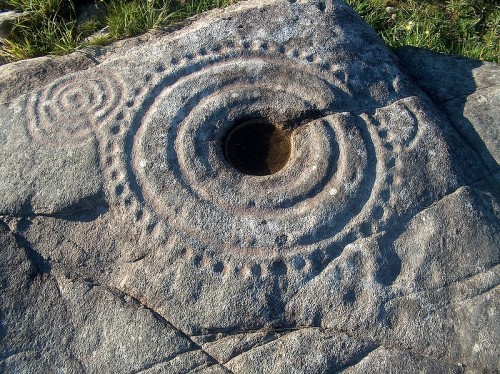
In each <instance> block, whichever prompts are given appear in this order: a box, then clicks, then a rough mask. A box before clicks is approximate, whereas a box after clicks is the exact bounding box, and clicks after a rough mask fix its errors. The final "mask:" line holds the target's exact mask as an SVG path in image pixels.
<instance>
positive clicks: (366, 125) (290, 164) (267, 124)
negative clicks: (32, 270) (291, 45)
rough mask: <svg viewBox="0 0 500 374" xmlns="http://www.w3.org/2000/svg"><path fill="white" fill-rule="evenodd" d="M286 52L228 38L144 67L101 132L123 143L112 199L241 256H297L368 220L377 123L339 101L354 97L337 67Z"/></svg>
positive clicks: (376, 180)
mask: <svg viewBox="0 0 500 374" xmlns="http://www.w3.org/2000/svg"><path fill="white" fill-rule="evenodd" d="M284 51H286V49H285V48H278V47H275V46H273V45H270V46H269V48H267V49H266V50H265V52H262V51H252V50H251V49H248V48H244V47H241V48H239V47H231V48H229V47H228V48H227V49H226V48H224V49H223V50H221V51H216V52H214V53H215V54H211V52H207V53H204V54H200V55H195V56H193V57H192V58H191V59H189V60H187V59H184V58H180V57H179V58H177V57H176V61H177V63H176V64H175V65H170V66H169V67H167V68H166V69H165V70H164V71H163V70H162V71H161V72H159V73H157V74H155V75H154V76H152V77H151V82H153V85H152V87H151V89H150V90H149V92H150V93H151V94H152V95H153V96H148V94H147V93H146V94H145V96H144V97H145V98H147V100H142V99H141V101H142V104H141V103H140V102H139V99H135V101H136V102H137V107H138V110H137V115H136V117H135V118H133V119H132V123H133V125H132V126H131V127H130V129H128V130H125V129H123V130H120V131H110V132H108V133H107V134H110V135H109V136H112V137H115V138H116V144H123V145H124V146H125V148H123V154H125V155H126V158H125V159H124V160H123V163H122V164H121V166H119V168H120V174H122V175H124V176H125V175H126V180H128V181H129V182H128V183H127V185H124V187H123V189H122V187H119V189H118V190H116V191H113V196H115V198H116V202H117V205H118V206H120V207H125V208H126V209H131V215H132V217H133V219H137V215H135V211H132V210H133V209H134V207H140V208H141V209H142V210H143V211H144V217H142V218H141V222H144V225H149V226H151V227H152V226H154V225H156V223H160V222H162V224H165V225H167V226H169V227H172V228H173V229H174V230H176V231H179V232H183V233H185V234H187V236H188V237H190V238H192V239H194V240H195V241H196V242H198V243H202V244H203V245H204V246H208V247H209V248H219V249H220V248H226V249H228V250H230V251H231V252H230V253H233V254H234V255H235V256H238V257H239V256H242V255H245V256H247V255H250V256H265V257H266V258H270V257H269V256H270V255H271V254H272V253H274V254H276V255H278V254H279V255H280V256H290V258H295V256H297V255H299V254H300V255H303V254H304V252H303V251H304V250H305V248H310V249H311V248H313V247H317V245H318V244H319V243H324V245H325V246H327V245H330V244H328V243H333V242H335V241H339V240H342V238H346V237H347V236H348V235H356V234H357V233H358V232H359V231H360V230H361V229H362V228H363V227H365V226H366V225H367V222H368V223H370V222H371V221H370V220H371V218H370V217H372V212H373V210H374V209H376V207H378V206H384V204H385V200H384V199H385V198H384V196H382V195H381V194H380V191H381V189H382V187H383V186H382V185H383V183H381V182H380V181H382V179H380V177H379V174H381V173H384V170H383V168H384V166H383V165H385V161H384V152H385V150H384V147H383V146H382V143H381V139H380V137H379V135H378V133H377V128H376V127H375V126H373V125H371V123H370V121H369V118H368V117H366V118H364V117H362V116H360V115H357V114H349V113H346V112H345V109H344V110H342V109H343V108H347V107H349V106H350V105H351V104H350V103H352V102H354V98H353V97H352V95H351V94H350V92H349V90H348V89H346V88H345V86H343V83H342V82H341V81H339V80H338V79H337V78H336V77H335V75H332V74H331V72H329V71H325V70H324V69H323V68H322V66H321V65H320V64H315V63H314V62H312V63H311V62H310V61H309V62H308V63H307V64H305V63H304V62H303V61H300V60H299V59H296V58H295V57H289V56H288V54H286V53H285V52H284ZM254 53H255V55H254ZM262 53H264V55H263V54H262ZM313 61H315V60H314V59H313ZM332 112H333V113H337V114H330V113H332ZM122 137H125V139H123V140H120V138H122ZM117 162H119V163H121V162H122V161H120V159H119V158H117ZM116 166H117V167H118V164H117V165H116ZM120 181H121V180H120ZM120 181H117V182H116V183H118V182H120ZM119 192H121V193H119ZM380 204H382V205H380ZM363 225H364V226H363ZM186 239H187V238H186ZM322 245H323V244H322ZM307 251H308V250H307ZM306 267H307V266H305V265H304V264H301V263H298V264H296V266H295V265H294V266H293V268H294V269H295V268H301V269H302V268H304V269H305V268H306Z"/></svg>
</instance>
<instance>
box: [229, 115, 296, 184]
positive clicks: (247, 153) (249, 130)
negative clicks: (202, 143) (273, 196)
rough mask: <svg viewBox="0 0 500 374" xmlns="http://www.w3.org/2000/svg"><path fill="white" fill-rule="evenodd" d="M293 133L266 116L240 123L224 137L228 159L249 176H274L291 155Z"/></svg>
mask: <svg viewBox="0 0 500 374" xmlns="http://www.w3.org/2000/svg"><path fill="white" fill-rule="evenodd" d="M290 150H291V142H290V133H289V132H287V131H285V130H283V129H281V128H279V127H277V126H275V125H273V124H272V123H270V122H268V121H266V120H265V119H254V120H248V121H243V122H239V123H236V125H235V126H234V127H233V128H232V129H231V130H229V132H228V134H227V135H226V138H225V140H224V154H225V156H226V159H227V160H228V161H229V162H230V163H231V164H232V165H233V166H234V167H235V168H236V169H238V170H239V171H241V172H242V173H245V174H249V175H270V174H274V173H276V172H277V171H278V170H280V169H282V168H283V167H284V166H285V165H286V163H287V162H288V159H289V158H290Z"/></svg>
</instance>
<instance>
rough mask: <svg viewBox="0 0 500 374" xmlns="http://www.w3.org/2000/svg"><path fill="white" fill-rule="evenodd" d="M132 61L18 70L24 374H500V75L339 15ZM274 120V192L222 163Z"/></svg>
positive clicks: (290, 13) (4, 335)
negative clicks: (247, 130) (250, 128)
mask: <svg viewBox="0 0 500 374" xmlns="http://www.w3.org/2000/svg"><path fill="white" fill-rule="evenodd" d="M113 48H114V49H113V51H112V52H110V50H107V52H105V53H104V54H102V55H101V57H100V59H94V61H93V62H92V61H91V60H90V59H88V58H87V57H85V59H84V60H81V59H80V57H78V56H76V57H75V55H73V56H69V57H66V58H62V59H38V60H36V61H35V62H33V63H34V64H37V65H36V66H51V67H52V68H50V69H47V70H46V74H45V73H44V74H40V75H38V76H37V75H36V74H35V71H36V67H33V65H31V64H32V63H30V62H26V63H23V64H9V65H6V66H4V67H2V68H0V82H1V83H0V85H1V87H2V89H1V92H2V102H3V104H1V105H0V112H1V116H0V118H1V122H0V145H1V146H0V153H1V157H2V161H3V162H2V164H0V190H1V191H2V199H0V214H1V216H0V256H1V260H0V266H1V272H0V276H1V287H2V292H1V293H0V319H1V325H0V328H1V330H0V338H1V341H0V371H2V372H29V373H37V372H40V373H42V372H57V371H65V372H116V373H123V372H133V373H136V372H146V373H172V372H175V373H184V372H204V373H210V372H213V373H227V372H233V373H263V372H272V373H276V372H280V373H290V372H304V373H306V372H307V373H312V372H314V373H320V372H336V371H342V370H345V371H347V372H367V371H370V372H400V373H407V372H422V371H423V372H428V373H435V372H452V373H455V372H458V373H460V372H481V371H490V372H495V371H499V370H500V367H499V363H498V356H499V352H498V346H500V344H499V343H500V336H499V334H500V333H499V329H498V323H497V322H498V303H499V302H498V300H499V297H498V284H499V278H500V277H499V275H500V274H499V272H500V267H499V257H500V252H499V250H498V243H500V220H499V216H500V205H499V200H498V199H499V198H500V197H499V188H498V186H499V182H500V181H499V179H500V172H499V168H498V163H497V161H498V159H497V158H496V157H497V154H496V153H495V152H497V151H498V147H497V144H498V136H497V134H498V120H497V119H498V112H497V111H496V107H495V105H496V104H495V103H496V102H498V98H499V95H498V85H499V82H498V79H497V78H495V77H497V76H498V71H499V70H498V66H497V65H494V64H481V63H478V62H475V61H470V60H466V61H467V64H468V65H467V64H465V65H466V66H468V68H467V67H464V66H460V67H459V66H458V65H457V64H456V63H455V60H454V57H450V56H441V55H434V54H427V55H426V56H427V57H426V58H423V57H422V56H424V55H425V53H426V52H424V51H419V50H408V49H403V50H399V51H397V55H398V56H399V59H398V58H397V57H396V56H394V55H393V54H392V53H391V52H390V51H388V50H387V48H386V47H385V46H384V45H383V43H382V42H381V41H380V40H379V39H378V37H377V36H376V35H375V33H374V32H373V31H372V30H371V29H370V28H369V27H368V26H367V25H366V24H364V23H363V21H362V20H361V19H360V18H359V17H358V16H357V15H356V14H355V13H354V12H352V10H350V9H349V8H348V7H347V6H346V5H344V4H343V3H341V2H339V1H336V0H335V1H333V0H332V1H327V2H321V1H297V2H295V1H294V2H289V1H281V0H265V1H257V2H256V1H251V2H242V3H240V4H238V5H236V6H233V7H231V8H229V9H227V10H225V11H214V12H211V13H208V14H206V15H204V16H203V17H201V18H200V19H199V20H197V21H196V22H194V23H193V24H191V25H190V26H189V27H187V28H185V29H182V30H180V31H177V32H175V33H173V34H171V35H164V36H160V37H157V38H153V39H151V40H149V41H148V42H147V43H143V42H137V40H136V41H135V42H134V41H132V42H129V43H128V44H127V43H124V44H123V45H122V46H121V47H120V46H115V47H113ZM412 53H414V54H415V58H413V59H412ZM79 56H81V55H79ZM72 59H76V60H77V61H82V62H81V63H79V64H77V65H76V66H75V65H71V64H70V63H69V62H68V61H72ZM419 59H420V60H419ZM89 61H90V62H89ZM418 61H422V62H421V63H419V62H418ZM447 61H448V62H447ZM450 61H451V62H450ZM47 64H48V65H47ZM59 64H62V65H59ZM446 64H451V65H450V66H448V67H446V66H447V65H446ZM64 66H67V69H68V70H65V69H66V67H64ZM452 67H455V68H456V69H460V71H457V70H453V68H452ZM59 68H60V69H62V70H58V69H59ZM58 71H59V73H58ZM23 72H26V74H25V75H24V76H25V78H23V79H19V80H16V79H15V78H12V77H13V76H15V74H21V73H23ZM441 72H442V73H441ZM448 73H449V74H448ZM433 74H434V75H433ZM435 74H437V75H435ZM447 74H448V75H447ZM495 74H496V75H495ZM454 75H456V76H460V77H461V80H462V81H463V82H468V84H464V87H463V88H460V87H458V86H457V84H456V82H457V80H456V79H455V78H454ZM410 76H411V77H413V78H410ZM450 77H451V78H450ZM492 77H493V78H492ZM449 79H451V80H452V83H450V81H449ZM414 80H415V81H416V82H417V84H415V83H414ZM420 87H421V88H423V89H424V90H425V92H427V95H426V94H425V93H424V92H423V91H422V89H421V88H420ZM446 87H450V88H449V89H447V88H446ZM481 95H482V96H481ZM483 96H484V97H485V100H482V99H480V97H483ZM460 103H461V104H460ZM460 105H462V107H460ZM458 108H462V111H460V110H458ZM259 118H264V119H265V120H266V121H268V122H270V123H276V124H279V125H281V126H282V127H283V128H284V129H285V130H286V131H287V132H288V133H289V134H291V135H290V136H291V139H292V153H291V157H290V160H289V161H288V163H287V165H286V166H285V167H284V168H283V169H281V170H280V171H278V172H277V173H275V174H272V175H268V176H250V175H245V174H242V173H241V172H239V171H238V170H236V169H235V168H233V167H232V166H231V164H230V163H229V162H228V161H227V160H226V159H225V156H224V152H223V146H222V145H223V143H224V141H225V137H226V134H227V133H228V131H229V130H230V129H231V128H232V127H233V126H234V125H235V124H236V123H238V122H240V121H245V120H249V119H259Z"/></svg>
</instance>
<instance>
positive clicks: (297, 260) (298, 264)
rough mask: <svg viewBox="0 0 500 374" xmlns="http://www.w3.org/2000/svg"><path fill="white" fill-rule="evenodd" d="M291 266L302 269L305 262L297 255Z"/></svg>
mask: <svg viewBox="0 0 500 374" xmlns="http://www.w3.org/2000/svg"><path fill="white" fill-rule="evenodd" d="M293 266H294V267H295V269H297V270H300V269H303V268H304V266H306V262H305V261H304V259H303V258H302V257H299V256H297V257H295V258H294V259H293Z"/></svg>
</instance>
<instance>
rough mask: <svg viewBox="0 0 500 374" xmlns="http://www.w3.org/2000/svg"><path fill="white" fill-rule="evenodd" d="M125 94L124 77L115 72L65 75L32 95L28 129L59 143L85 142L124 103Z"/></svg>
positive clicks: (42, 139)
mask: <svg viewBox="0 0 500 374" xmlns="http://www.w3.org/2000/svg"><path fill="white" fill-rule="evenodd" d="M123 94H124V93H123V83H122V81H121V80H120V79H119V78H118V77H116V76H115V75H114V74H112V73H111V72H107V71H103V70H98V71H90V72H85V73H84V74H83V75H77V74H70V75H67V76H64V77H62V78H60V79H57V80H56V81H54V82H53V83H52V84H50V85H49V86H47V87H46V88H45V89H44V90H43V91H41V92H38V93H37V94H35V95H34V96H33V97H32V102H31V104H30V105H29V106H28V109H29V119H28V121H27V129H28V132H29V134H30V136H31V137H32V138H33V139H35V141H37V142H39V143H49V144H51V145H52V146H56V147H59V146H60V147H66V146H72V145H78V144H81V143H84V142H86V141H88V140H89V138H91V137H92V136H93V135H92V133H93V131H94V130H95V129H96V128H97V127H98V126H100V124H102V123H103V122H104V121H105V120H106V119H107V118H109V117H110V115H111V114H112V113H113V112H114V111H115V110H116V108H117V106H118V105H119V104H121V101H122V100H123Z"/></svg>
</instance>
